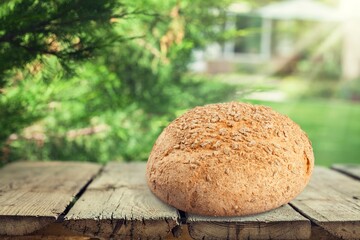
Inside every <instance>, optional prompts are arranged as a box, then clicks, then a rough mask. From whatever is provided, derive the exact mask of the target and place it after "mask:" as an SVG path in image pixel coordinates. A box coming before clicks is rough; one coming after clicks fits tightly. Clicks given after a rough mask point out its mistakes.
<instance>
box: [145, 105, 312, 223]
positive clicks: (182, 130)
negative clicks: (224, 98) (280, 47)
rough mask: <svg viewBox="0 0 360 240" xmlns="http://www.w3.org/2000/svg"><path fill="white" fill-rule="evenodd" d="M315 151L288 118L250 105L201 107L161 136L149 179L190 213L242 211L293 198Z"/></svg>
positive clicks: (251, 211)
mask: <svg viewBox="0 0 360 240" xmlns="http://www.w3.org/2000/svg"><path fill="white" fill-rule="evenodd" d="M313 167H314V155H313V151H312V147H311V143H310V141H309V139H308V137H307V136H306V134H305V133H304V132H303V131H302V130H301V129H300V127H299V126H298V125H297V124H295V123H294V122H293V121H292V120H290V119H289V118H288V117H286V116H283V115H281V114H279V113H277V112H275V111H273V110H272V109H270V108H268V107H264V106H256V105H250V104H245V103H237V102H230V103H222V104H210V105H206V106H204V107H196V108H194V109H192V110H190V111H188V112H187V113H185V114H184V115H182V116H180V117H179V118H177V119H176V120H174V121H173V122H172V123H170V125H169V126H168V127H167V128H166V129H165V130H164V131H163V132H162V134H161V135H160V136H159V138H158V139H157V141H156V143H155V145H154V147H153V150H152V152H151V154H150V157H149V160H148V163H147V181H148V185H149V187H150V189H151V190H152V192H153V193H154V194H155V195H156V196H158V197H159V198H160V199H161V200H163V201H164V202H167V203H168V204H170V205H172V206H174V207H176V208H178V209H180V210H183V211H185V212H190V213H195V214H202V215H212V216H240V215H248V214H255V213H259V212H264V211H267V210H270V209H273V208H276V207H279V206H281V205H282V204H285V203H288V202H289V201H290V200H292V199H293V198H294V197H295V196H297V195H298V194H299V193H300V192H301V191H302V190H303V189H304V187H305V186H306V184H307V183H308V181H309V179H310V176H311V173H312V169H313Z"/></svg>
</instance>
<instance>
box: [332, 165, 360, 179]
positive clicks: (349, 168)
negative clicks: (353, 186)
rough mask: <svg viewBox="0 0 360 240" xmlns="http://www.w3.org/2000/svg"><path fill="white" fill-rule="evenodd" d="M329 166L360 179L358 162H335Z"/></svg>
mask: <svg viewBox="0 0 360 240" xmlns="http://www.w3.org/2000/svg"><path fill="white" fill-rule="evenodd" d="M331 168H332V169H334V170H336V171H338V172H341V173H344V174H346V175H349V176H351V177H353V178H356V179H359V180H360V164H335V165H332V166H331Z"/></svg>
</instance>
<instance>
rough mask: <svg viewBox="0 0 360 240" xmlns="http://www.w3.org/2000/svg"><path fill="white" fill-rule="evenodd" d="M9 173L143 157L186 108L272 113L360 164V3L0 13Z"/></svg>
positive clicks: (320, 0)
mask: <svg viewBox="0 0 360 240" xmlns="http://www.w3.org/2000/svg"><path fill="white" fill-rule="evenodd" d="M0 23H1V24H0V163H1V165H2V164H5V163H8V162H11V161H16V160H63V161H68V160H76V161H92V162H100V163H104V162H107V161H112V160H118V161H146V160H147V158H148V155H149V153H150V151H151V148H152V145H153V144H154V142H155V140H156V138H157V136H158V135H159V134H160V132H161V131H162V129H163V128H164V127H166V126H167V124H169V122H170V121H172V120H173V119H175V118H176V117H177V116H179V115H180V114H182V113H184V112H185V111H186V110H187V109H189V108H192V107H194V106H197V105H204V104H207V103H215V102H225V101H244V102H250V103H256V104H263V105H268V106H271V107H273V108H274V109H276V110H277V111H279V112H281V113H284V114H287V115H288V116H290V117H291V118H292V119H293V120H294V121H295V122H297V123H298V124H299V125H300V126H301V127H302V128H303V129H304V130H305V131H306V132H307V134H308V135H309V137H310V139H311V141H312V143H313V147H314V151H315V159H316V164H318V165H325V166H329V165H331V164H334V163H340V162H347V163H351V162H352V163H360V122H359V121H360V1H357V0H283V1H275V0H255V1H248V0H240V1H230V0H193V1H192V0H167V1H163V0H133V1H121V0H104V1H98V0H57V1H35V0H30V1H29V0H7V1H2V2H1V3H0Z"/></svg>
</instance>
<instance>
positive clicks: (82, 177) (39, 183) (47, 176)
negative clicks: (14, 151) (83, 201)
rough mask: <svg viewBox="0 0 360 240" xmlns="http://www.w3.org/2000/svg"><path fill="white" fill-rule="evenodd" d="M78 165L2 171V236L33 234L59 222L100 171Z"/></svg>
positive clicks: (17, 167)
mask: <svg viewBox="0 0 360 240" xmlns="http://www.w3.org/2000/svg"><path fill="white" fill-rule="evenodd" d="M100 168H101V167H100V166H99V165H95V164H90V163H76V162H17V163H13V164H9V165H7V166H5V167H4V168H2V169H1V170H0V235H23V234H28V233H32V232H34V231H36V230H38V229H40V228H43V227H45V226H46V225H47V224H50V223H52V222H55V221H56V219H57V218H58V217H59V216H60V214H61V213H63V212H64V210H65V209H66V207H67V206H68V205H69V204H70V203H71V201H72V200H73V197H74V196H75V195H76V194H77V193H78V192H79V191H80V190H81V189H82V188H83V187H84V186H85V185H86V184H87V183H88V182H89V181H90V180H91V178H92V177H94V176H95V175H96V173H97V172H98V171H99V170H100Z"/></svg>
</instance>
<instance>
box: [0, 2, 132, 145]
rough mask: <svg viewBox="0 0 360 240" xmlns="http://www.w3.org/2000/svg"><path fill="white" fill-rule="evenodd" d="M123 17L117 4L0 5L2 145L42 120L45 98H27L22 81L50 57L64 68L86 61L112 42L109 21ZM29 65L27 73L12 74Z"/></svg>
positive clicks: (31, 3) (28, 94)
mask: <svg viewBox="0 0 360 240" xmlns="http://www.w3.org/2000/svg"><path fill="white" fill-rule="evenodd" d="M127 14H129V12H126V10H125V9H124V8H123V7H122V5H121V4H120V3H119V2H118V1H116V0H105V1H96V0H75V1H73V0H59V1H51V2H49V1H37V0H33V1H28V0H13V1H2V2H1V3H0V22H1V24H0V126H1V127H0V146H1V145H2V143H4V141H5V140H6V139H7V138H8V136H9V135H10V134H11V133H14V132H17V131H18V130H19V129H21V128H23V127H24V126H26V125H28V124H29V123H31V122H32V121H34V120H36V119H38V118H39V117H41V116H43V115H44V112H43V111H42V110H41V107H43V106H42V105H43V103H44V101H45V99H46V97H45V96H46V95H48V94H45V96H39V95H38V94H39V92H37V93H36V94H31V93H27V94H25V93H26V90H27V89H26V88H25V86H24V85H26V84H24V83H22V80H24V79H26V78H31V75H34V74H36V73H37V72H39V71H41V69H42V68H43V67H44V63H45V62H46V61H47V60H46V59H48V58H49V56H55V57H56V60H57V61H58V62H59V63H60V64H61V65H62V66H63V67H65V68H67V69H70V68H71V67H72V66H73V64H74V61H76V60H82V59H85V58H88V57H90V56H91V55H92V54H93V52H94V51H95V50H96V49H98V48H99V47H101V46H104V45H107V44H109V43H110V42H111V41H113V40H114V39H115V34H114V32H113V31H112V30H113V28H112V26H111V25H112V24H111V21H110V19H111V18H114V17H116V18H121V17H124V16H126V15H127ZM29 63H31V65H27V66H28V67H27V69H26V71H25V72H24V71H16V69H23V67H24V66H25V65H26V64H29ZM48 80H50V79H48ZM35 82H36V81H34V83H35ZM48 92H49V91H48Z"/></svg>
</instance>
